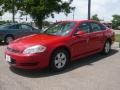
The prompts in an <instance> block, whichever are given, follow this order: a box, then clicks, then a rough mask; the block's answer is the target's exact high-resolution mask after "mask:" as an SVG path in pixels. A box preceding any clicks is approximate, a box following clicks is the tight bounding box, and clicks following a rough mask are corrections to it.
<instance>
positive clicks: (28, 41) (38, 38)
mask: <svg viewBox="0 0 120 90" xmlns="http://www.w3.org/2000/svg"><path fill="white" fill-rule="evenodd" d="M59 38H62V36H55V35H45V34H34V35H29V36H26V37H22V38H19V39H17V40H15V41H13V42H12V43H11V44H10V45H9V46H8V47H10V48H14V49H17V50H24V49H25V48H28V47H30V46H34V45H39V44H42V45H47V44H48V43H50V42H53V41H55V40H58V39H59Z"/></svg>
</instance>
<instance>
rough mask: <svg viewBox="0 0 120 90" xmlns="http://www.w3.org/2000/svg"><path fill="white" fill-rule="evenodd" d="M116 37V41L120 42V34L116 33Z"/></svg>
mask: <svg viewBox="0 0 120 90" xmlns="http://www.w3.org/2000/svg"><path fill="white" fill-rule="evenodd" d="M115 39H116V42H120V34H116V36H115Z"/></svg>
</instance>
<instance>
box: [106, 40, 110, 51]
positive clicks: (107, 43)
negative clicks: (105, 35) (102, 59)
mask: <svg viewBox="0 0 120 90" xmlns="http://www.w3.org/2000/svg"><path fill="white" fill-rule="evenodd" d="M109 51H110V43H109V42H106V44H105V52H106V53H109Z"/></svg>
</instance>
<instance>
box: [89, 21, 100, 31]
mask: <svg viewBox="0 0 120 90" xmlns="http://www.w3.org/2000/svg"><path fill="white" fill-rule="evenodd" d="M91 29H92V31H93V32H96V31H101V27H100V25H99V24H97V23H91Z"/></svg>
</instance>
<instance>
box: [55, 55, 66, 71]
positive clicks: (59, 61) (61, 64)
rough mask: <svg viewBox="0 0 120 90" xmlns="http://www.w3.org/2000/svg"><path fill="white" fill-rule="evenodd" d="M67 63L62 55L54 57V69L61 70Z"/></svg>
mask: <svg viewBox="0 0 120 90" xmlns="http://www.w3.org/2000/svg"><path fill="white" fill-rule="evenodd" d="M66 61H67V58H66V55H65V54H64V53H58V54H57V55H56V57H55V62H54V63H55V67H56V68H58V69H61V68H63V67H64V66H65V64H66Z"/></svg>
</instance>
